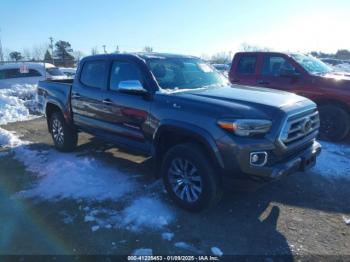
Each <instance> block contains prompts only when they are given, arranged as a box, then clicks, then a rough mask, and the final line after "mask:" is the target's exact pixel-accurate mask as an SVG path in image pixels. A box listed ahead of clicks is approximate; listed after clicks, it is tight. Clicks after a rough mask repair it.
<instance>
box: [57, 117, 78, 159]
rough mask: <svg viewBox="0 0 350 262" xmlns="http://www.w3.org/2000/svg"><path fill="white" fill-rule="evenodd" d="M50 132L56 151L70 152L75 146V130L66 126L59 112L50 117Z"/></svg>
mask: <svg viewBox="0 0 350 262" xmlns="http://www.w3.org/2000/svg"><path fill="white" fill-rule="evenodd" d="M50 132H51V136H52V139H53V142H54V143H55V147H56V149H57V150H59V151H62V152H71V151H73V150H74V149H75V147H76V146H77V143H78V134H77V132H76V130H74V129H73V128H72V127H70V126H69V125H67V123H66V121H65V120H64V118H63V116H62V114H61V113H60V112H55V113H53V114H52V115H51V118H50Z"/></svg>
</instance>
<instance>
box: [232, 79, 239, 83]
mask: <svg viewBox="0 0 350 262" xmlns="http://www.w3.org/2000/svg"><path fill="white" fill-rule="evenodd" d="M232 82H233V83H239V82H240V81H239V80H238V79H233V80H232Z"/></svg>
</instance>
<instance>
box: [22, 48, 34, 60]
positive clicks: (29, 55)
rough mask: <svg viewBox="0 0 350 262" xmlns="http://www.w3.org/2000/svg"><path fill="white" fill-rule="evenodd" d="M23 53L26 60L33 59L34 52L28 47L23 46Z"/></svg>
mask: <svg viewBox="0 0 350 262" xmlns="http://www.w3.org/2000/svg"><path fill="white" fill-rule="evenodd" d="M22 54H23V58H24V60H27V61H29V60H31V59H32V53H31V52H30V50H29V49H28V48H23V50H22Z"/></svg>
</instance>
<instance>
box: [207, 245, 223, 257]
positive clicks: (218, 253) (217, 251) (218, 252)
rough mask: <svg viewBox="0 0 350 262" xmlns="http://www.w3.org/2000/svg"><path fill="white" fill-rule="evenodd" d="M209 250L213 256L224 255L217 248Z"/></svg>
mask: <svg viewBox="0 0 350 262" xmlns="http://www.w3.org/2000/svg"><path fill="white" fill-rule="evenodd" d="M210 250H211V253H213V255H215V256H218V257H222V256H223V255H224V253H223V252H222V251H221V249H220V248H218V247H212V248H211V249H210Z"/></svg>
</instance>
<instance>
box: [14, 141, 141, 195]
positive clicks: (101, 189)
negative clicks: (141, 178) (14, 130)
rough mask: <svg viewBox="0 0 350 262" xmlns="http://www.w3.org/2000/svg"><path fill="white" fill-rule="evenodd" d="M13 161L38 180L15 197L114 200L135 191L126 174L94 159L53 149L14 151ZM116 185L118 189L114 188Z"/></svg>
mask: <svg viewBox="0 0 350 262" xmlns="http://www.w3.org/2000/svg"><path fill="white" fill-rule="evenodd" d="M15 158H16V159H18V160H19V161H21V162H22V163H23V164H24V165H25V166H26V169H27V170H28V171H30V172H31V173H33V174H35V176H36V177H37V178H38V182H37V184H35V185H33V187H32V188H29V189H27V190H24V191H22V192H20V193H19V194H20V195H21V196H23V197H38V198H40V199H43V200H53V201H57V200H61V199H65V198H69V199H75V200H78V199H88V200H92V201H103V200H118V199H119V198H120V197H121V196H123V195H125V194H126V193H129V192H132V191H133V190H135V189H136V184H135V182H134V181H132V180H131V179H130V178H129V177H130V176H128V175H127V174H124V173H122V172H120V171H119V170H118V169H116V168H111V167H108V166H106V165H105V164H103V163H101V162H100V161H97V160H96V159H94V158H89V157H78V156H76V155H74V154H63V153H58V152H56V151H55V150H49V151H34V150H29V149H28V148H25V147H24V148H23V147H22V148H18V149H16V156H15ZM118 185H120V186H118Z"/></svg>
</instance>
